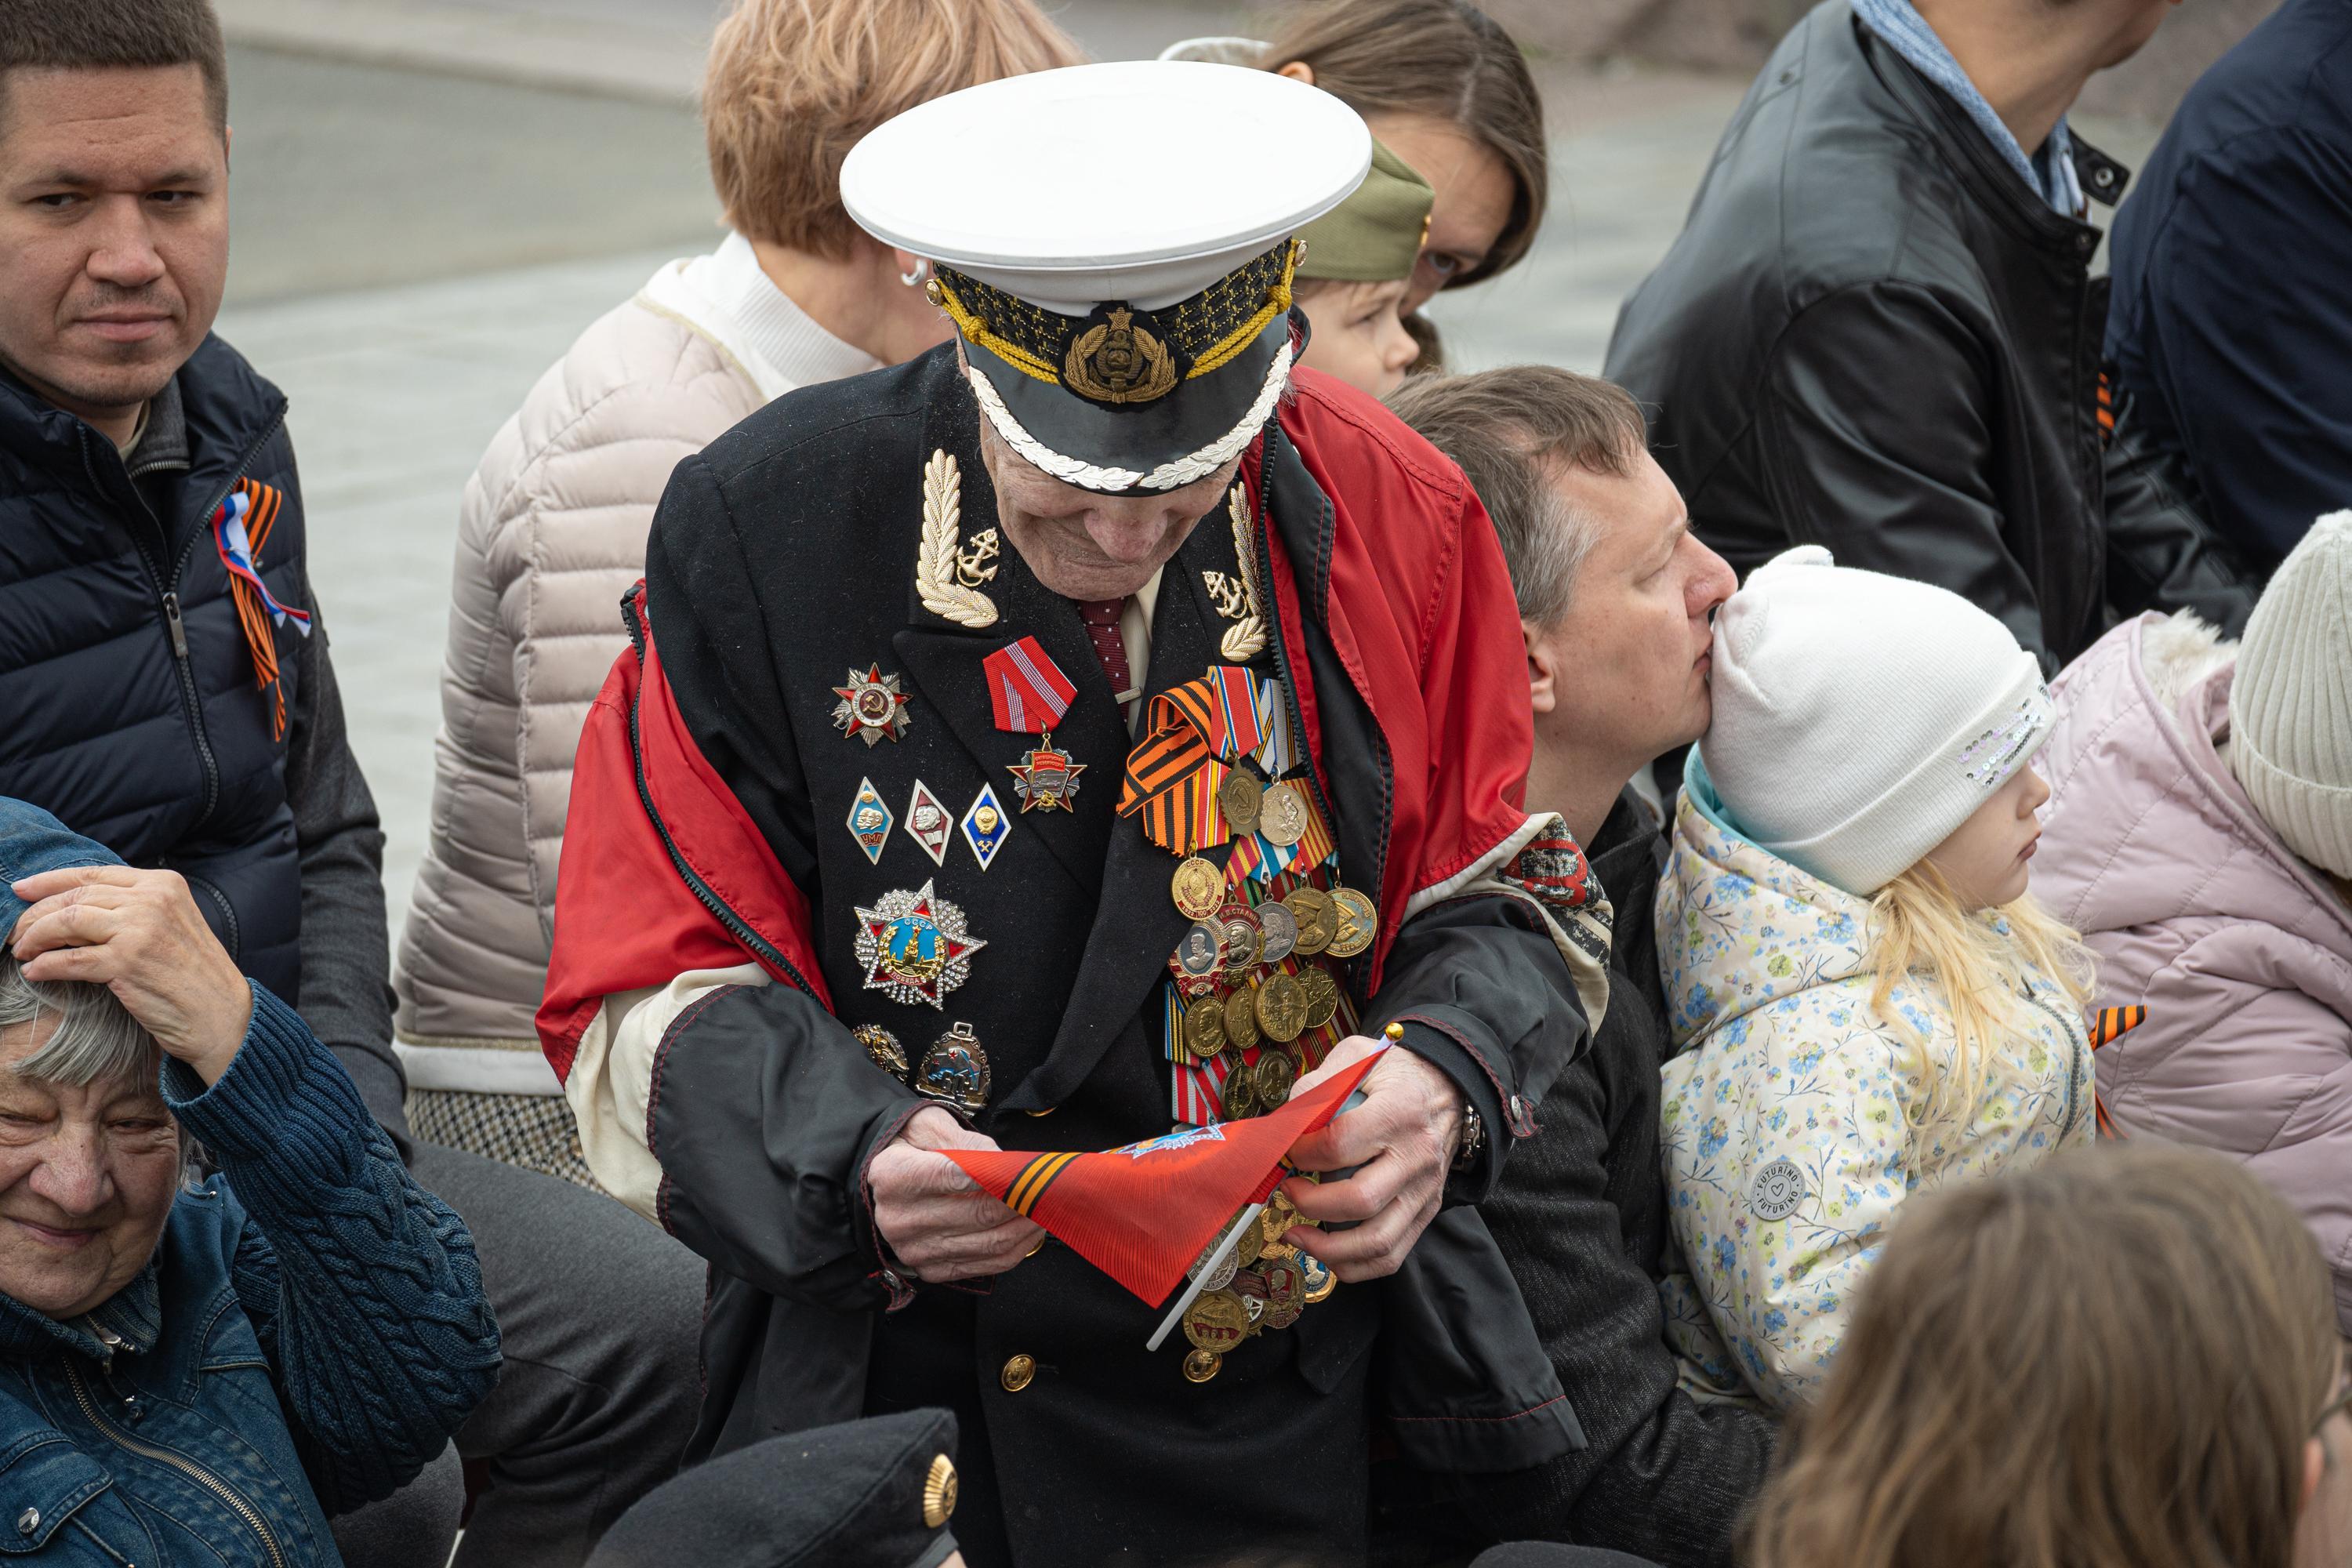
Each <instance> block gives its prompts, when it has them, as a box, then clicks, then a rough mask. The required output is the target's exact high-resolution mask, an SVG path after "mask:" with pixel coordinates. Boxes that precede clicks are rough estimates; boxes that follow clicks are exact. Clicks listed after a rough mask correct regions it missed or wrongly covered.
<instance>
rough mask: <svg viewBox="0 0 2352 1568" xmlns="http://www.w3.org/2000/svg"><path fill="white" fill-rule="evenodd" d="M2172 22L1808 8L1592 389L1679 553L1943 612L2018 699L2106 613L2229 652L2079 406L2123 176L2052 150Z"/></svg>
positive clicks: (2063, 146) (2201, 580)
mask: <svg viewBox="0 0 2352 1568" xmlns="http://www.w3.org/2000/svg"><path fill="white" fill-rule="evenodd" d="M2172 3H2173V0H1916V5H1915V4H1914V3H1913V0H1824V3H1823V4H1822V5H1819V6H1817V7H1816V8H1815V9H1814V10H1813V11H1812V13H1811V15H1809V16H1806V17H1805V18H1804V19H1803V20H1801V21H1800V22H1799V23H1798V24H1797V25H1796V26H1794V27H1792V28H1791V29H1790V32H1789V36H1788V37H1786V38H1784V39H1783V40H1781V43H1780V48H1779V49H1778V50H1777V51H1776V52H1775V53H1774V55H1773V57H1772V58H1771V59H1770V60H1769V62H1768V63H1767V64H1766V66H1765V68H1764V69H1763V72H1762V74H1760V75H1759V77H1758V78H1757V79H1756V83H1755V85H1754V86H1753V87H1752V88H1750V89H1748V98H1747V100H1746V101H1745V102H1744V103H1742V104H1741V105H1740V107H1739V110H1738V113H1737V114H1735V115H1734V116H1733V118H1732V121H1731V124H1730V126H1729V127H1728V128H1727V130H1726V131H1725V132H1724V137H1723V142H1722V144H1721V146H1720V147H1719V148H1718V149H1717V153H1716V157H1715V160H1714V162H1713V163H1712V164H1711V165H1710V166H1709V167H1708V170H1707V174H1706V180H1705V182H1704V183H1703V184H1701V185H1700V187H1699V192H1698V195H1697V198H1696V201H1694V202H1693V203H1692V205H1691V211H1690V217H1689V219H1688V221H1687V222H1686V223H1685V225H1684V227H1683V232H1682V236H1681V237H1680V238H1678V239H1676V240H1675V244H1674V247H1673V248H1672V249H1670V250H1669V251H1668V252H1667V253H1666V257H1665V259H1664V261H1662V262H1660V263H1659V265H1658V268H1657V269H1656V270H1655V271H1654V272H1652V273H1651V274H1650V276H1649V278H1648V279H1646V280H1644V281H1643V284H1642V286H1641V288H1640V289H1637V290H1636V291H1635V292H1634V293H1633V297H1632V298H1631V299H1629V300H1626V302H1625V308H1624V310H1623V311H1622V313H1621V314H1620V315H1619V317H1618V320H1617V330H1616V332H1615V334H1614V336H1613V337H1612V340H1611V342H1610V345H1609V359H1608V371H1607V374H1609V376H1610V378H1611V379H1612V380H1614V381H1617V382H1620V383H1622V384H1623V385H1624V386H1625V387H1626V388H1627V389H1628V390H1629V391H1631V392H1632V393H1633V395H1635V396H1636V397H1638V398H1640V399H1641V400H1642V402H1643V405H1645V406H1652V407H1654V408H1656V410H1657V420H1656V428H1655V435H1656V437H1657V440H1656V449H1657V452H1658V457H1659V460H1660V461H1661V462H1662V463H1664V465H1665V468H1666V471H1667V473H1668V474H1669V475H1671V476H1672V477H1673V479H1675V483H1676V484H1678V485H1679V486H1681V487H1682V489H1683V493H1684V494H1685V497H1686V498H1687V499H1688V500H1689V501H1690V508H1691V517H1692V519H1693V521H1694V522H1695V524H1696V527H1697V529H1698V531H1699V533H1700V535H1701V536H1702V537H1703V538H1705V539H1706V540H1707V542H1709V543H1711V544H1713V545H1714V546H1715V547H1716V548H1717V549H1718V550H1720V551H1722V552H1723V553H1724V555H1725V556H1726V558H1727V559H1728V560H1729V561H1730V563H1732V565H1733V566H1734V567H1736V568H1738V570H1740V571H1742V572H1747V571H1751V570H1753V569H1754V568H1755V567H1757V566H1759V565H1760V564H1762V563H1764V562H1765V561H1767V560H1769V559H1770V558H1771V557H1772V556H1774V555H1776V554H1778V553H1780V552H1781V551H1782V550H1785V549H1787V548H1788V547H1789V546H1790V545H1792V544H1804V543H1816V544H1824V545H1827V546H1829V547H1830V548H1831V549H1832V550H1833V551H1834V552H1836V554H1837V558H1838V561H1839V563H1840V564H1842V565H1846V566H1864V567H1868V568H1870V569H1871V570H1873V571H1876V572H1884V573H1888V574H1893V575H1895V576H1900V577H1911V578H1916V579H1917V580H1919V581H1922V582H1927V583H1933V584H1937V585H1938V586H1940V587H1945V588H1949V589H1950V590H1951V591H1952V592H1954V593H1956V594H1958V595H1961V596H1962V597H1964V598H1966V599H1968V600H1969V602H1970V603H1972V604H1975V605H1979V607H1981V608H1982V609H1984V610H1986V611H1987V612H1988V613H1990V614H1991V615H1993V616H1998V617H1999V618H2000V621H2001V622H2002V624H2003V625H2005V626H2008V627H2009V629H2010V630H2011V632H2012V633H2014V634H2015V635H2016V637H2017V640H2018V641H2019V643H2020V644H2021V645H2022V646H2023V647H2027V648H2029V649H2031V650H2032V652H2033V653H2034V654H2035V656H2036V657H2037V658H2040V659H2041V660H2042V668H2043V672H2044V673H2045V674H2053V675H2054V674H2056V673H2057V671H2058V668H2059V667H2060V666H2061V665H2062V664H2063V663H2065V662H2066V661H2067V660H2068V659H2071V658H2074V656H2075V655H2076V654H2078V653H2080V652H2082V651H2083V649H2084V648H2085V647H2089V646H2090V645H2091V643H2092V642H2093V641H2094V640H2095V638H2096V637H2098V636H2099V634H2100V633H2101V632H2103V631H2104V630H2105V628H2106V627H2107V626H2109V625H2110V624H2111V623H2112V621H2113V620H2114V618H2115V617H2116V616H2119V615H2122V616H2128V615H2135V614H2137V613H2138V612H2139V611H2141V610H2145V609H2150V608H2155V609H2166V610H2170V609H2182V608H2187V609H2194V610H2195V611H2197V613H2198V614H2199V615H2200V616H2204V617H2205V618H2206V619H2207V620H2210V621H2212V622H2214V623H2216V624H2218V625H2220V626H2223V627H2224V628H2225V629H2227V630H2229V631H2231V633H2232V634H2234V633H2235V632H2236V630H2237V629H2238V628H2240V627H2242V626H2244V624H2245V618H2246V615H2247V613H2248V612H2249V611H2250V610H2252V607H2253V589H2252V585H2251V584H2249V583H2248V582H2247V581H2246V580H2245V579H2244V577H2243V576H2242V574H2241V571H2240V569H2239V568H2238V567H2237V565H2236V564H2235V563H2233V562H2232V561H2231V559H2229V558H2227V557H2226V556H2225V555H2224V554H2222V553H2221V552H2220V550H2219V549H2218V548H2217V546H2216V543H2215V541H2214V539H2213V536H2212V532H2211V531H2210V529H2209V528H2208V527H2207V526H2206V525H2205V522H2204V521H2203V519H2202V518H2201V517H2200V516H2199V515H2198V513H2197V512H2196V511H2195V510H2194V509H2193V508H2191V507H2190V506H2189V504H2188V503H2187V502H2186V501H2185V500H2183V499H2182V497H2181V495H2180V494H2179V490H2178V489H2176V488H2175V487H2174V485H2173V484H2172V483H2171V482H2169V478H2168V475H2167V473H2166V472H2165V470H2164V468H2163V466H2162V465H2160V464H2158V462H2157V461H2156V460H2155V458H2154V455H2153V454H2152V453H2151V452H2149V451H2148V450H2147V447H2146V445H2145V442H2144V441H2143V440H2142V439H2140V438H2139V435H2138V433H2137V421H2136V419H2135V418H2134V416H2133V413H2132V410H2131V409H2130V407H2129V406H2128V404H2127V402H2126V401H2117V402H2116V403H2115V404H2113V405H2109V404H2108V403H2107V402H2106V400H2105V398H2104V397H2103V395H2102V387H2101V364H2100V332H2101V327H2102V323H2103V322H2104V321H2105V314H2106V284H2105V279H2094V278H2093V277H2092V276H2091V258H2092V257H2093V256H2094V255H2095V253H2096V251H2097V250H2098V247H2099V230H2098V229H2097V228H2096V227H2095V226H2093V225H2092V224H2090V223H2089V222H2088V221H2086V215H2087V213H2088V211H2089V208H2088V205H2086V198H2087V200H2088V201H2095V202H2099V203H2102V204H2105V205H2114V204H2115V202H2116V200H2117V198H2119V197H2120V196H2121V195H2123V189H2124V184H2125V182H2126V179H2128V178H2129V171H2127V170H2126V169H2125V168H2124V167H2123V166H2122V165H2121V164H2119V163H2116V162H2115V161H2114V160H2112V159H2110V158H2108V157H2106V156H2105V155H2104V154H2103V153H2099V152H2097V151H2095V149H2093V148H2092V147H2090V146H2089V145H2088V144H2086V143H2085V142H2083V141H2082V140H2081V139H2080V138H2079V137H2074V136H2072V135H2070V133H2069V132H2068V130H2067V127H2066V120H2065V115H2066V110H2067V107H2068V106H2069V105H2070V104H2072V103H2073V102H2074V98H2075V96H2076V95H2077V94H2078V93H2080V92H2081V91H2082V89H2083V86H2084V82H2086V81H2087V80H2088V79H2090V77H2091V76H2092V75H2093V73H2095V72H2096V71H2098V70H2101V69H2103V68H2106V67H2108V66H2111V65H2115V64H2116V63H2118V62H2120V61H2122V60H2125V59H2127V58H2130V57H2131V56H2132V55H2133V54H2134V53H2135V52H2137V50H2138V48H2139V47H2140V46H2141V45H2143V44H2145V43H2146V42H2147V40H2148V38H2149V37H2152V36H2153V35H2154V34H2155V32H2156V28H2157V25H2158V22H2159V21H2160V20H2161V19H2162V17H2163V16H2164V15H2165V13H2166V12H2167V11H2168V10H2169V9H2170V6H2171V4H2172Z"/></svg>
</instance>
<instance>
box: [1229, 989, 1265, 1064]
mask: <svg viewBox="0 0 2352 1568" xmlns="http://www.w3.org/2000/svg"><path fill="white" fill-rule="evenodd" d="M1257 1042H1258V1027H1257V989H1256V987H1255V986H1253V985H1251V984H1249V983H1248V982H1247V981H1244V982H1243V983H1242V984H1240V985H1239V986H1237V987H1236V988H1235V989H1234V994H1232V995H1230V996H1228V997H1226V998H1225V1044H1227V1045H1229V1046H1231V1047H1233V1048H1234V1049H1235V1050H1237V1051H1245V1050H1247V1049H1249V1048H1250V1047H1252V1046H1254V1045H1256V1044H1257Z"/></svg>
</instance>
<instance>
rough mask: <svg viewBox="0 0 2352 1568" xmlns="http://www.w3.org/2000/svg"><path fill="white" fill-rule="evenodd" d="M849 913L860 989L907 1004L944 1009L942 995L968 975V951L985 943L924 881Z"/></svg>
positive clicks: (961, 913)
mask: <svg viewBox="0 0 2352 1568" xmlns="http://www.w3.org/2000/svg"><path fill="white" fill-rule="evenodd" d="M855 913H856V916H857V942H856V952H857V962H858V963H860V964H862V965H863V966H864V967H865V970H866V990H868V991H880V992H883V993H885V994H887V995H888V996H889V998H890V999H891V1000H892V1001H894V1002H903V1003H905V1004H906V1005H908V1006H909V1007H912V1006H917V1005H924V1004H928V1005H930V1006H933V1007H938V1008H941V1009H942V1010H944V1008H945V1006H946V998H947V995H948V994H949V993H950V992H951V991H953V990H955V989H956V988H957V987H958V986H960V985H961V984H963V983H964V982H965V981H967V980H969V979H971V955H972V954H973V953H975V952H979V951H980V950H981V949H982V948H983V947H986V946H987V945H988V943H986V942H982V941H981V940H980V939H979V938H978V937H975V936H973V935H971V932H970V931H968V930H966V929H965V926H964V920H963V910H961V909H958V908H957V907H956V906H955V905H953V904H951V903H950V902H948V901H947V900H945V899H942V898H940V897H939V896H937V895H936V894H934V893H933V892H932V891H931V884H930V883H929V882H925V883H924V884H923V885H922V887H921V888H920V889H918V890H917V891H915V892H911V893H909V892H906V891H904V890H902V889H893V890H892V891H890V892H887V893H885V894H883V895H882V896H881V897H880V898H879V899H877V900H875V901H874V907H873V908H872V909H870V910H866V909H861V910H856V911H855Z"/></svg>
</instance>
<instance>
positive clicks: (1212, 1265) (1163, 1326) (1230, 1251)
mask: <svg viewBox="0 0 2352 1568" xmlns="http://www.w3.org/2000/svg"><path fill="white" fill-rule="evenodd" d="M1357 1093H1358V1096H1359V1097H1360V1096H1361V1094H1362V1091H1361V1090H1358V1091H1357ZM1264 1213H1265V1205H1264V1204H1252V1205H1250V1206H1249V1207H1247V1208H1245V1209H1244V1210H1242V1217H1241V1218H1239V1219H1237V1220H1235V1221H1234V1223H1233V1227H1232V1228H1231V1229H1229V1230H1227V1231H1226V1232H1225V1237H1224V1239H1223V1241H1220V1242H1218V1243H1217V1249H1216V1250H1215V1251H1214V1252H1212V1253H1211V1254H1209V1260H1208V1262H1206V1263H1204V1264H1202V1266H1201V1267H1200V1268H1199V1269H1198V1270H1196V1271H1195V1272H1194V1273H1193V1275H1192V1283H1191V1284H1190V1285H1187V1286H1185V1287H1184V1293H1183V1294H1182V1295H1181V1296H1179V1297H1177V1298H1176V1304H1175V1305H1174V1306H1172V1307H1171V1308H1169V1309H1168V1315H1167V1316H1166V1317H1164V1318H1162V1319H1160V1327H1159V1329H1158V1331H1155V1332H1154V1333H1153V1334H1152V1336H1151V1337H1150V1339H1148V1340H1146V1341H1144V1342H1143V1348H1144V1349H1145V1350H1148V1351H1156V1350H1158V1349H1159V1348H1160V1346H1161V1345H1162V1344H1163V1343H1165V1342H1167V1339H1168V1331H1169V1330H1171V1329H1172V1328H1174V1327H1175V1326H1176V1325H1177V1324H1178V1323H1180V1322H1181V1321H1183V1320H1184V1310H1185V1309H1186V1308H1187V1307H1190V1306H1191V1305H1192V1303H1193V1302H1195V1301H1197V1300H1200V1299H1201V1287H1202V1285H1204V1284H1205V1283H1207V1282H1208V1279H1209V1276H1210V1275H1212V1274H1214V1273H1215V1272H1216V1271H1217V1265H1219V1264H1220V1263H1223V1261H1224V1260H1225V1259H1226V1258H1231V1257H1232V1256H1233V1255H1234V1247H1238V1246H1240V1245H1241V1240H1242V1227H1243V1226H1250V1225H1255V1224H1256V1223H1257V1216H1258V1215H1262V1214H1264Z"/></svg>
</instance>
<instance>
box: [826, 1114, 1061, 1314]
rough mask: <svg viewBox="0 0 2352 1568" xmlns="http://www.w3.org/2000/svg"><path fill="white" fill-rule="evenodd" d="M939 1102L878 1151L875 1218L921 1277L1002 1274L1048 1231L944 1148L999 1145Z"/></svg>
mask: <svg viewBox="0 0 2352 1568" xmlns="http://www.w3.org/2000/svg"><path fill="white" fill-rule="evenodd" d="M996 1146H997V1144H996V1140H995V1139H993V1138H990V1137H986V1136H984V1135H982V1134H981V1133H978V1132H974V1131H971V1130H970V1129H969V1128H967V1127H965V1126H964V1124H963V1123H962V1122H961V1121H957V1120H956V1119H955V1118H954V1117H952V1116H950V1115H949V1114H948V1113H947V1112H946V1111H945V1110H940V1108H939V1107H938V1106H936V1105H927V1106H925V1107H924V1108H923V1109H922V1110H919V1111H917V1112H915V1115H914V1118H913V1120H911V1121H908V1123H907V1130H906V1131H903V1132H901V1133H899V1134H898V1137H897V1138H896V1139H894V1140H893V1141H892V1142H891V1143H890V1145H889V1147H887V1148H886V1149H884V1150H883V1151H882V1152H880V1153H878V1154H877V1155H875V1156H874V1163H873V1164H871V1165H870V1166H868V1167H867V1168H866V1180H867V1182H868V1183H869V1184H871V1185H872V1187H873V1189H874V1224H875V1226H877V1228H879V1229H880V1231H881V1232H882V1239H883V1240H884V1241H886V1242H888V1243H889V1244H890V1251H891V1252H892V1254H894V1255H895V1256H896V1257H897V1258H898V1261H899V1262H900V1263H902V1264H904V1265H906V1267H907V1268H908V1270H909V1271H910V1272H912V1273H913V1274H914V1276H915V1278H917V1279H922V1280H925V1281H928V1282H929V1283H931V1284H938V1283H939V1282H940V1281H941V1280H946V1279H973V1278H976V1277H978V1276H981V1275H987V1274H1002V1273H1003V1272H1004V1271H1005V1270H1007V1269H1009V1268H1012V1267H1013V1265H1014V1264H1016V1263H1018V1262H1020V1261H1021V1260H1022V1259H1023V1258H1026V1257H1028V1256H1029V1255H1030V1254H1031V1253H1033V1252H1034V1251H1036V1250H1037V1247H1038V1244H1039V1243H1040V1242H1042V1241H1044V1240H1045V1232H1044V1231H1043V1230H1040V1229H1039V1228H1038V1227H1037V1226H1034V1225H1033V1224H1032V1223H1030V1222H1029V1221H1028V1220H1025V1219H1023V1218H1022V1217H1021V1216H1020V1215H1016V1214H1014V1213H1013V1211H1012V1210H1011V1209H1009V1208H1006V1207H1005V1206H1004V1205H1003V1204H1001V1203H999V1202H997V1201H996V1200H995V1199H994V1198H992V1197H990V1196H989V1195H988V1194H986V1193H983V1192H982V1191H981V1190H980V1188H979V1187H978V1186H976V1185H974V1184H973V1183H972V1179H971V1177H970V1176H967V1175H965V1174H964V1173H963V1171H962V1169H961V1167H959V1166H958V1165H957V1164H956V1163H955V1162H954V1161H952V1160H949V1159H946V1158H944V1157H942V1156H940V1154H938V1153H935V1152H933V1151H935V1150H940V1149H993V1148H995V1147H996Z"/></svg>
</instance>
